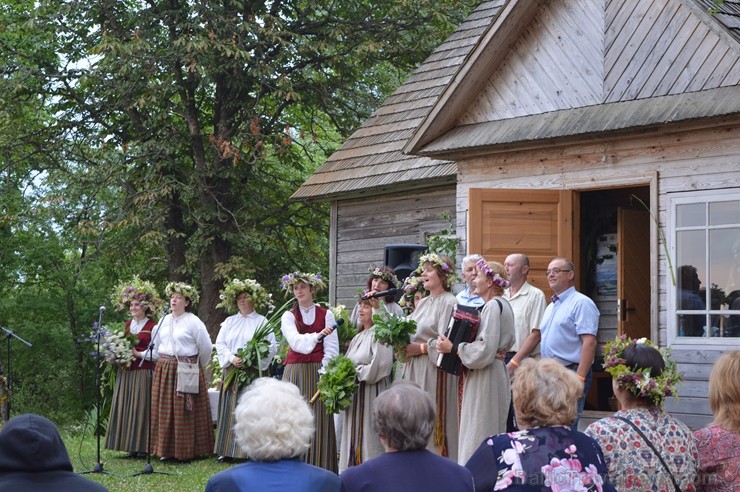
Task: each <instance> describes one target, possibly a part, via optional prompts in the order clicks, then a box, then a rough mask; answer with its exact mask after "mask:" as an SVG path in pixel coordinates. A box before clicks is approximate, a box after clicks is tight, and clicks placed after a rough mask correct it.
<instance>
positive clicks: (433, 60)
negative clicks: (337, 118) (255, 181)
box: [292, 0, 505, 200]
mask: <svg viewBox="0 0 740 492" xmlns="http://www.w3.org/2000/svg"><path fill="white" fill-rule="evenodd" d="M504 3H505V2H504V0H492V1H488V2H482V3H481V4H480V5H479V6H478V7H477V8H476V9H475V10H474V11H473V13H472V14H471V15H470V16H469V17H468V18H467V19H466V20H465V22H463V23H462V24H461V25H460V26H459V27H458V28H457V29H456V30H455V32H454V33H452V34H451V35H450V36H449V37H448V38H447V39H446V40H445V42H444V43H442V44H441V45H440V46H439V47H438V48H437V49H436V50H434V52H433V53H432V54H431V55H430V56H429V57H428V58H427V59H426V60H425V61H424V63H423V64H422V65H421V66H420V67H419V68H418V69H417V70H415V71H414V72H413V73H412V74H411V75H410V76H409V78H408V79H407V80H406V81H405V82H404V83H403V85H401V86H400V87H399V88H398V89H397V90H396V91H395V92H394V93H393V94H392V95H391V96H390V97H388V99H387V100H386V101H385V102H384V103H383V105H382V106H380V108H378V109H377V111H375V113H373V114H372V115H371V116H370V117H369V118H368V119H367V120H366V121H365V122H364V123H363V125H362V126H361V127H360V128H359V129H357V131H355V133H354V134H352V136H351V137H349V139H347V141H346V142H345V143H344V144H343V145H342V147H340V148H339V149H338V150H337V151H336V152H334V154H332V155H331V156H330V157H329V159H327V161H326V162H325V163H324V164H323V165H322V166H321V167H319V168H318V169H317V170H316V171H315V172H314V173H313V174H312V175H311V176H310V177H309V178H308V180H306V182H305V183H304V184H303V185H302V186H301V187H300V188H299V189H298V190H297V191H296V192H295V193H294V194H293V196H292V199H294V200H309V199H319V198H320V199H326V198H331V197H332V196H337V195H342V196H352V195H353V194H356V195H361V194H378V193H384V192H388V191H392V190H393V189H394V188H398V187H403V188H404V189H409V188H413V187H422V186H423V187H426V186H429V185H430V184H437V183H438V184H442V183H454V182H455V179H456V173H457V166H456V165H455V163H452V162H443V161H438V160H433V159H429V158H427V157H419V156H412V155H404V154H403V153H402V149H403V147H404V146H405V145H406V142H407V141H408V139H409V137H410V136H411V135H412V134H413V132H414V131H415V130H416V128H417V127H418V126H419V124H420V123H421V121H422V120H423V119H424V117H425V116H426V115H427V114H428V112H429V110H430V109H431V108H432V107H433V106H434V104H435V103H436V102H437V98H438V97H439V96H440V94H442V92H443V91H444V89H445V88H446V87H447V85H448V84H449V82H450V81H451V80H452V78H453V77H454V75H455V74H456V73H457V71H458V69H459V67H460V66H462V65H463V63H464V62H465V60H466V58H467V56H468V55H469V53H470V51H471V50H472V49H473V47H474V46H475V44H476V43H477V42H478V40H479V39H480V36H481V34H482V33H483V32H484V31H485V30H486V29H487V28H488V27H489V26H490V24H491V20H492V19H493V18H494V17H495V16H496V15H497V14H498V13H499V11H500V10H501V6H502V5H503V4H504Z"/></svg>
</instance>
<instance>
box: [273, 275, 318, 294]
mask: <svg viewBox="0 0 740 492" xmlns="http://www.w3.org/2000/svg"><path fill="white" fill-rule="evenodd" d="M299 282H303V283H305V284H308V285H311V286H313V287H316V290H322V289H325V288H326V282H325V281H324V277H322V276H321V275H319V274H318V273H304V272H292V273H288V274H286V275H283V277H282V278H281V279H280V288H281V289H283V290H284V291H285V292H286V293H287V294H290V293H291V292H292V289H293V286H294V285H295V284H297V283H299Z"/></svg>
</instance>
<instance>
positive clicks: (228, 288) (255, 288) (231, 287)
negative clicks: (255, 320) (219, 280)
mask: <svg viewBox="0 0 740 492" xmlns="http://www.w3.org/2000/svg"><path fill="white" fill-rule="evenodd" d="M242 293H244V294H247V296H249V300H250V301H252V304H253V305H254V309H255V311H263V310H264V311H266V312H268V313H269V312H271V311H272V310H273V309H275V306H274V305H273V303H272V294H268V293H267V291H266V290H265V288H264V287H262V286H261V285H260V284H259V283H258V282H257V281H256V280H252V279H250V278H248V279H245V280H239V279H238V278H235V279H234V280H232V281H231V282H227V283H226V284H225V285H224V288H223V290H222V291H221V292H220V293H219V296H218V297H219V299H221V302H219V303H218V304H217V305H216V307H217V308H219V307H222V308H224V309H226V311H227V312H229V313H232V314H233V313H236V312H237V311H239V307H238V306H237V303H236V299H237V298H238V297H239V295H240V294H242Z"/></svg>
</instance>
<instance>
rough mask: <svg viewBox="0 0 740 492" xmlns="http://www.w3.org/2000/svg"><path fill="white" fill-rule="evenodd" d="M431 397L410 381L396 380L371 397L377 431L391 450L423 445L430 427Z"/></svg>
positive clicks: (411, 449)
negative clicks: (375, 396)
mask: <svg viewBox="0 0 740 492" xmlns="http://www.w3.org/2000/svg"><path fill="white" fill-rule="evenodd" d="M434 418H435V415H434V400H432V397H431V396H430V395H429V394H428V393H427V392H426V391H424V390H422V389H421V388H419V387H418V386H417V385H415V384H414V383H411V382H409V381H405V380H400V381H396V382H394V383H393V384H392V385H391V387H390V388H388V389H387V390H385V391H383V392H382V393H381V394H380V395H378V397H377V398H376V399H375V404H374V406H373V421H374V422H375V430H376V431H377V433H378V435H379V436H380V437H381V438H382V439H383V440H384V441H385V444H386V446H387V447H388V448H390V449H392V450H395V451H413V450H417V449H424V448H425V447H426V446H427V444H428V443H429V439H430V438H431V437H432V432H433V431H434Z"/></svg>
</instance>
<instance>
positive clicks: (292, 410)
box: [234, 378, 314, 461]
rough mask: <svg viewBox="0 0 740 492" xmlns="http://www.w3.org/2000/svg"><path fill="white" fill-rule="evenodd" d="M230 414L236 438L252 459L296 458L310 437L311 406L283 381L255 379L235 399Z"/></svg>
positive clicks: (292, 386)
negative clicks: (233, 409) (234, 420)
mask: <svg viewBox="0 0 740 492" xmlns="http://www.w3.org/2000/svg"><path fill="white" fill-rule="evenodd" d="M234 416H235V418H236V424H235V425H234V433H235V435H236V441H237V442H238V443H239V446H241V448H242V450H243V451H244V452H245V453H246V454H247V455H248V456H249V458H250V459H252V460H254V461H276V460H280V459H287V458H296V457H298V456H300V455H302V454H303V453H305V452H306V451H307V450H308V447H309V445H310V442H311V438H312V437H313V432H314V423H313V415H312V414H311V409H310V408H309V407H308V403H306V400H304V399H303V396H301V393H300V391H299V390H298V387H296V386H295V385H294V384H292V383H289V382H287V381H278V380H277V379H274V378H259V379H256V380H255V381H254V382H253V383H252V384H251V385H249V387H248V388H247V389H246V390H245V391H244V393H243V394H242V396H241V397H240V398H239V404H238V405H237V406H236V410H235V411H234Z"/></svg>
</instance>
